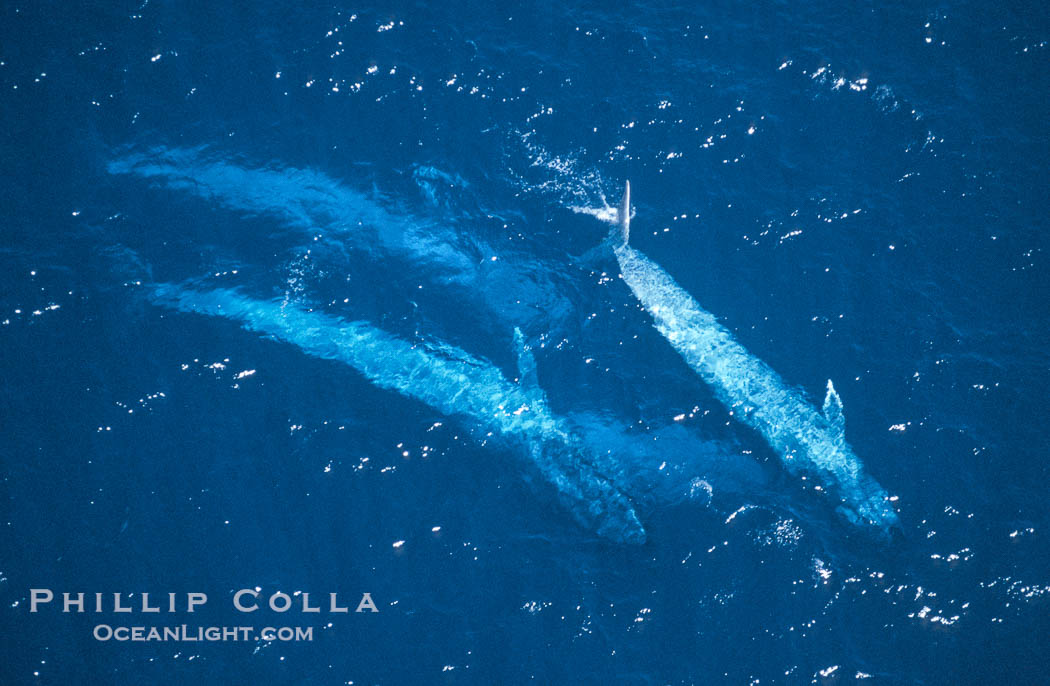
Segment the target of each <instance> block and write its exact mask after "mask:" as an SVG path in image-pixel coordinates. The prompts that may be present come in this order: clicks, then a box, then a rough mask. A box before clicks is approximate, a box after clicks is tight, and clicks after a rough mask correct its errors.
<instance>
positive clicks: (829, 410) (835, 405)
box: [824, 379, 846, 436]
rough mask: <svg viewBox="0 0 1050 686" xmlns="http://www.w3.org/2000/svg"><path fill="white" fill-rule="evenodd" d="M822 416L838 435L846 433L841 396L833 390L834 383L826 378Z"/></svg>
mask: <svg viewBox="0 0 1050 686" xmlns="http://www.w3.org/2000/svg"><path fill="white" fill-rule="evenodd" d="M824 418H825V419H827V420H828V424H831V427H832V428H833V429H835V430H836V431H837V432H838V434H839V435H840V436H844V435H845V433H846V415H844V414H843V413H842V398H840V397H839V394H838V391H836V390H835V384H833V383H831V379H828V394H827V395H825V396H824Z"/></svg>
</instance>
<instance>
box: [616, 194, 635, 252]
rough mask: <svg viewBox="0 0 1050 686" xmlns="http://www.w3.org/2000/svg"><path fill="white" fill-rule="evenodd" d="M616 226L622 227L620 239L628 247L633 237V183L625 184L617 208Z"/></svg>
mask: <svg viewBox="0 0 1050 686" xmlns="http://www.w3.org/2000/svg"><path fill="white" fill-rule="evenodd" d="M616 225H617V226H619V227H620V238H621V239H622V240H623V244H624V245H627V241H628V239H629V238H630V236H631V182H630V181H628V182H626V183H625V184H624V188H623V197H622V198H621V199H620V204H619V205H617V207H616Z"/></svg>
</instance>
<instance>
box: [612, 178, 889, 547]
mask: <svg viewBox="0 0 1050 686" xmlns="http://www.w3.org/2000/svg"><path fill="white" fill-rule="evenodd" d="M630 193H631V185H630V182H627V185H626V187H625V189H624V195H623V200H622V201H621V202H620V204H619V205H618V207H617V208H616V218H615V225H616V226H615V228H614V235H613V236H612V245H613V252H614V253H615V254H616V259H617V261H618V262H619V265H620V275H621V277H622V278H623V280H624V282H625V283H626V284H627V285H628V287H630V289H631V291H632V292H633V293H634V295H635V297H636V298H638V300H639V302H641V304H642V305H643V306H644V307H645V309H646V311H648V312H649V314H650V315H651V316H652V319H653V324H654V326H655V327H656V329H657V330H658V331H659V332H660V333H661V334H663V336H664V338H666V339H667V340H668V341H669V342H670V343H671V345H672V346H673V347H674V349H675V350H677V351H678V353H679V354H680V355H681V356H682V357H683V358H685V361H686V362H687V363H688V364H689V366H690V367H692V368H693V370H695V371H696V373H697V374H699V375H700V377H701V378H702V379H703V380H704V381H705V382H706V383H707V385H708V386H710V387H711V389H712V390H713V391H714V392H715V395H716V396H717V397H718V398H719V400H720V401H721V402H722V403H723V404H724V405H725V406H726V408H727V409H729V410H730V411H731V412H732V413H733V415H734V416H735V417H736V418H737V419H739V420H740V421H742V422H743V423H744V424H747V425H748V426H750V427H751V428H753V429H755V430H756V431H758V432H759V433H760V434H761V435H762V436H763V438H765V440H766V441H767V442H768V443H769V445H770V446H771V447H772V448H773V449H774V450H775V451H776V452H777V454H778V455H779V457H780V459H781V461H782V462H783V463H784V465H785V466H786V467H787V469H788V470H789V471H790V472H792V473H797V472H800V471H808V472H810V473H813V474H816V475H819V476H820V477H822V478H823V479H824V481H825V483H826V485H827V486H828V487H829V488H830V489H831V490H832V491H833V492H834V493H835V495H836V496H837V497H838V498H839V499H840V504H839V505H838V507H837V509H838V510H839V512H841V513H842V514H843V515H844V516H845V517H846V518H847V519H849V520H850V521H851V522H853V523H854V524H858V525H862V526H870V527H876V528H877V529H881V530H883V531H885V532H887V533H888V532H890V531H891V530H893V529H897V528H899V522H898V519H897V513H896V511H894V509H893V508H892V507H891V505H890V500H889V497H888V496H887V494H886V491H885V490H883V488H882V486H880V485H879V484H878V482H876V481H875V479H873V478H872V477H871V476H869V475H868V474H867V473H866V472H865V471H864V467H863V465H862V464H861V462H860V460H859V459H858V458H857V456H856V455H855V454H854V452H853V449H852V448H851V447H850V446H849V444H848V443H846V436H845V419H844V416H843V413H842V400H841V399H840V398H839V395H838V393H837V392H836V391H835V386H834V385H833V384H832V383H831V381H830V380H829V381H828V385H827V394H826V396H825V399H824V406H823V410H822V411H821V412H818V411H817V410H816V409H815V408H814V407H813V406H812V405H810V403H808V402H807V401H806V399H805V398H803V397H802V395H800V394H799V392H798V391H796V390H795V389H793V388H792V387H791V386H789V385H787V384H786V383H784V381H783V379H781V378H780V376H779V375H778V374H777V373H776V372H775V371H773V369H771V368H770V367H769V365H767V364H766V363H765V362H763V361H762V360H760V359H758V358H757V357H755V356H754V355H752V354H751V353H749V352H748V351H747V350H746V349H745V348H744V347H743V346H742V345H740V343H738V342H737V341H736V340H735V339H734V338H733V335H732V334H731V333H730V332H729V330H728V329H727V328H725V327H724V326H722V325H721V324H720V323H719V322H718V320H717V319H716V318H715V316H714V315H713V314H711V313H710V312H707V311H706V310H704V309H703V308H702V307H700V305H699V304H698V303H697V302H696V300H695V299H693V297H692V296H691V295H689V293H687V292H686V291H685V290H684V289H683V288H682V287H681V286H679V285H678V284H677V283H675V281H674V279H673V278H671V276H670V275H669V274H668V273H667V272H665V271H664V270H663V269H661V268H660V266H659V265H657V264H656V263H655V262H653V261H652V260H650V259H649V258H648V257H646V256H645V255H643V254H642V253H640V252H638V251H637V250H635V249H634V248H632V247H631V246H630V245H629V244H628V239H629V238H630V222H631V207H630V197H631V196H630ZM617 230H618V233H616V232H617Z"/></svg>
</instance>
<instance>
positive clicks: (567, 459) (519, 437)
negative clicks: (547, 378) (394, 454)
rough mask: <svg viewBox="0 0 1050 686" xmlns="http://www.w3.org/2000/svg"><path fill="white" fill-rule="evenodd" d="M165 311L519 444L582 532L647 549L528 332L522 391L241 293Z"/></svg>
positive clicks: (446, 357) (475, 370) (379, 333)
mask: <svg viewBox="0 0 1050 686" xmlns="http://www.w3.org/2000/svg"><path fill="white" fill-rule="evenodd" d="M153 298H154V301H155V302H156V303H157V304H160V305H164V306H167V307H171V308H174V309H177V310H180V311H183V312H193V313H199V314H206V315H212V316H220V317H225V318H228V319H232V320H234V321H237V322H239V323H240V324H241V325H242V326H243V327H244V328H245V329H248V330H250V331H256V332H258V333H261V334H265V335H267V336H270V337H272V338H274V339H277V340H280V341H284V342H287V343H290V344H292V345H295V346H297V347H298V348H300V349H301V350H303V351H304V352H306V353H307V354H309V355H312V356H314V357H318V358H323V359H329V360H336V361H339V362H342V363H344V364H347V365H348V366H350V367H353V368H354V369H356V370H357V371H358V372H360V373H361V374H362V375H363V376H365V377H366V378H367V379H369V381H371V382H372V383H373V384H375V385H376V386H379V387H381V388H385V389H389V390H393V391H397V392H398V393H401V394H402V395H405V396H408V397H410V398H414V399H416V400H419V401H421V402H424V403H426V404H427V405H429V406H431V407H433V408H435V409H437V410H438V411H440V412H442V413H445V414H449V415H457V416H458V417H460V418H462V419H463V420H464V421H466V422H468V423H469V424H470V425H471V426H472V427H473V428H477V429H480V430H481V431H483V432H486V433H487V432H493V433H496V434H499V435H501V436H503V437H505V438H507V439H509V440H510V441H511V442H515V443H517V444H519V445H520V446H521V447H522V448H523V449H524V451H525V452H526V454H527V455H528V457H529V459H530V460H531V461H532V462H533V463H534V464H535V466H536V468H537V470H538V471H539V473H540V474H541V475H542V476H543V477H544V478H545V479H546V480H547V481H548V482H550V484H551V485H553V487H554V489H555V490H556V491H557V493H558V496H559V499H560V500H561V501H562V502H563V503H564V504H565V505H566V507H567V508H568V509H569V511H570V512H571V513H572V514H573V516H574V517H575V518H576V520H577V521H578V522H580V523H581V524H582V525H584V526H585V527H588V528H591V529H593V530H595V531H596V532H597V533H598V534H599V535H601V536H603V537H605V538H608V539H610V540H613V541H616V542H624V543H644V542H645V538H646V533H645V529H644V528H643V527H642V524H641V522H640V521H639V520H638V516H637V514H636V513H635V511H634V507H633V505H632V504H631V502H630V500H629V499H628V498H627V497H626V496H625V495H624V494H623V493H622V492H620V490H619V489H617V487H616V486H615V485H614V484H613V483H612V482H611V481H610V480H609V479H608V478H606V477H605V476H604V475H602V474H601V473H600V472H599V471H598V469H597V468H596V467H595V464H594V460H595V456H594V455H592V454H590V451H589V450H588V449H587V447H586V446H585V445H584V444H583V443H582V442H581V441H580V440H579V439H578V438H577V437H576V436H574V435H573V434H572V433H571V431H570V430H569V428H568V426H567V424H566V422H565V421H564V420H563V419H561V418H559V417H557V416H555V415H553V414H551V413H550V412H549V410H548V409H547V405H546V402H545V398H544V396H543V393H542V391H541V390H540V388H539V386H537V385H536V384H535V361H534V360H533V358H532V354H531V352H530V351H529V349H528V347H527V346H526V345H525V342H524V339H523V337H522V335H521V333H520V331H517V330H515V342H516V344H517V345H518V348H519V351H518V352H519V358H518V360H519V376H520V383H513V382H511V381H508V380H507V379H506V377H504V376H503V374H502V373H501V372H500V370H499V369H497V368H496V367H495V366H493V365H492V364H491V363H489V362H486V361H483V360H480V359H478V358H475V357H473V356H471V355H470V354H468V353H467V352H465V351H463V350H461V349H459V348H456V347H454V346H451V345H447V344H440V343H434V344H423V343H412V342H409V341H406V340H404V339H401V338H398V337H396V336H393V335H391V334H389V333H387V332H385V331H383V330H381V329H378V328H376V327H375V326H372V325H371V324H369V323H367V322H363V321H345V320H342V319H339V318H336V317H333V316H330V315H327V314H323V313H319V312H312V311H309V310H307V309H305V308H303V307H300V306H297V305H295V304H288V303H281V302H278V301H265V300H255V299H252V298H249V297H246V296H244V295H242V294H241V293H240V292H238V291H236V290H230V289H215V290H206V291H202V290H196V289H192V288H185V287H181V286H176V285H171V284H162V285H159V286H156V287H155V288H154V290H153Z"/></svg>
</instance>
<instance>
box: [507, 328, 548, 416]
mask: <svg viewBox="0 0 1050 686" xmlns="http://www.w3.org/2000/svg"><path fill="white" fill-rule="evenodd" d="M514 348H515V350H516V351H517V353H518V385H519V386H521V388H522V390H523V391H525V393H526V395H528V396H529V397H530V398H532V399H534V400H539V399H540V398H541V397H542V395H543V391H541V390H540V383H539V379H538V378H537V376H536V358H535V357H533V355H532V348H530V347H529V344H528V343H526V342H525V336H524V335H522V333H521V329H519V328H518V327H516V326H515V327H514Z"/></svg>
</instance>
